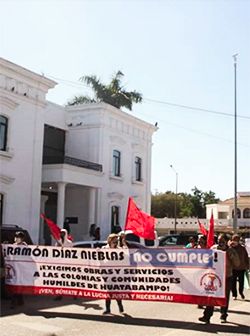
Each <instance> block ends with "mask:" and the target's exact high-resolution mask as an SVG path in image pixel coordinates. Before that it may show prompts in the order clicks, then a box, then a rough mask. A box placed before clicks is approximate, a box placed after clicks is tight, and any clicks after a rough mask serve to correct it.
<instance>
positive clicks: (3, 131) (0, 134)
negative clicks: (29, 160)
mask: <svg viewBox="0 0 250 336" xmlns="http://www.w3.org/2000/svg"><path fill="white" fill-rule="evenodd" d="M7 131H8V118H6V117H4V116H2V115H0V150H2V151H6V147H7Z"/></svg>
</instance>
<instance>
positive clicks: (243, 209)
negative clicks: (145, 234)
mask: <svg viewBox="0 0 250 336" xmlns="http://www.w3.org/2000/svg"><path fill="white" fill-rule="evenodd" d="M237 209H238V210H237V212H238V221H237V228H238V229H240V230H245V231H248V232H249V229H250V192H239V193H238V198H237ZM212 212H213V217H214V224H215V231H216V232H223V231H233V217H234V198H229V199H227V200H225V201H221V202H219V203H217V204H207V205H206V218H200V219H199V220H200V222H201V223H202V224H204V226H205V227H206V228H207V229H208V228H209V222H210V218H211V214H212ZM176 223H177V225H176V231H177V233H180V232H193V233H194V232H199V223H198V219H197V218H194V217H188V218H177V219H176ZM156 230H157V232H158V235H159V236H161V235H164V234H168V233H174V231H175V219H174V218H158V219H157V221H156Z"/></svg>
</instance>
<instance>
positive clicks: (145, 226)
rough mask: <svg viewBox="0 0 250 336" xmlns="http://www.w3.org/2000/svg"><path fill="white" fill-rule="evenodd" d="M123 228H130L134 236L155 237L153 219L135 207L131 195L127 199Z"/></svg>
mask: <svg viewBox="0 0 250 336" xmlns="http://www.w3.org/2000/svg"><path fill="white" fill-rule="evenodd" d="M125 230H131V231H133V233H134V234H135V235H136V236H139V237H141V238H145V239H151V240H154V239H155V219H154V217H152V216H150V215H148V214H147V213H145V212H143V211H141V210H140V209H138V208H137V206H136V204H135V202H134V200H133V199H132V197H129V200H128V210H127V218H126V223H125Z"/></svg>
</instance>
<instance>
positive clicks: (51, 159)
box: [43, 125, 65, 164]
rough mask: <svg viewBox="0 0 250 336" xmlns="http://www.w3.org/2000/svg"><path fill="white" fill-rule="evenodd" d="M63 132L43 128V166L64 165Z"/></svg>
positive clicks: (52, 128) (46, 127)
mask: <svg viewBox="0 0 250 336" xmlns="http://www.w3.org/2000/svg"><path fill="white" fill-rule="evenodd" d="M64 148H65V131H64V130H62V129H59V128H56V127H52V126H49V125H45V126H44V142H43V164H53V163H64V156H65V149H64Z"/></svg>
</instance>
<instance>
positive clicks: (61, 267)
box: [3, 245, 226, 306]
mask: <svg viewBox="0 0 250 336" xmlns="http://www.w3.org/2000/svg"><path fill="white" fill-rule="evenodd" d="M3 254H4V257H5V268H6V285H7V288H8V289H9V290H10V291H12V292H13V293H23V294H36V295H62V296H78V297H85V298H90V299H91V298H92V299H106V298H111V299H123V300H124V299H125V300H126V299H127V300H143V301H165V302H182V303H193V304H201V305H216V306H221V305H225V302H226V300H225V253H224V252H223V251H214V250H209V249H205V250H202V249H165V248H157V249H80V248H65V247H64V248H62V247H53V246H17V245H3Z"/></svg>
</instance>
